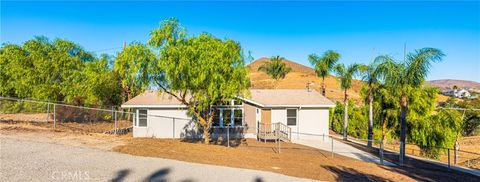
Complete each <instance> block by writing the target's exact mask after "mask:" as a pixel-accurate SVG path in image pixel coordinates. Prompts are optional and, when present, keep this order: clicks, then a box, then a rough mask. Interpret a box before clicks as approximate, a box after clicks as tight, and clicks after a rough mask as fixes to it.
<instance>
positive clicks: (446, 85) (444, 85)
mask: <svg viewBox="0 0 480 182" xmlns="http://www.w3.org/2000/svg"><path fill="white" fill-rule="evenodd" d="M427 83H428V84H430V85H432V86H434V87H437V88H439V89H441V90H446V89H451V88H453V86H457V87H458V88H465V87H467V88H473V89H476V90H480V83H478V82H474V81H468V80H451V79H444V80H431V81H427Z"/></svg>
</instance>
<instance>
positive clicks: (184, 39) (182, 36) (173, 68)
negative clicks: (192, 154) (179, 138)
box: [149, 19, 250, 143]
mask: <svg viewBox="0 0 480 182" xmlns="http://www.w3.org/2000/svg"><path fill="white" fill-rule="evenodd" d="M149 44H150V45H151V46H153V47H154V48H156V49H158V50H159V61H158V63H157V64H156V65H153V67H152V68H151V69H150V70H151V71H152V72H151V74H152V78H153V81H154V83H155V85H156V86H158V87H159V88H160V89H161V90H162V91H164V92H166V93H168V94H170V95H172V96H174V97H175V98H177V99H178V100H179V101H180V102H182V103H183V104H184V105H186V106H187V107H188V108H189V110H190V111H191V112H192V113H193V114H194V116H195V117H196V118H197V119H198V121H199V124H200V125H201V126H202V127H203V130H204V139H205V143H209V140H210V134H209V129H210V125H211V122H212V119H213V116H214V115H215V110H213V111H211V108H213V107H214V106H215V105H219V104H220V103H222V102H224V101H229V100H231V99H233V98H234V97H235V96H239V95H244V94H245V92H246V91H247V88H248V87H249V85H250V82H249V79H248V77H247V71H246V68H245V63H244V56H243V52H242V49H241V46H240V44H239V43H238V42H236V41H233V40H230V39H223V40H222V39H219V38H216V37H214V36H212V35H210V34H207V33H202V34H200V35H198V36H188V35H187V32H186V31H185V28H183V27H182V26H181V25H180V24H179V22H178V21H177V20H176V19H167V20H164V21H162V22H161V25H160V27H159V28H157V29H155V30H153V31H152V32H151V34H150V40H149Z"/></svg>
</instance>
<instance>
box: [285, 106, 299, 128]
mask: <svg viewBox="0 0 480 182" xmlns="http://www.w3.org/2000/svg"><path fill="white" fill-rule="evenodd" d="M287 125H288V126H296V125H297V109H287Z"/></svg>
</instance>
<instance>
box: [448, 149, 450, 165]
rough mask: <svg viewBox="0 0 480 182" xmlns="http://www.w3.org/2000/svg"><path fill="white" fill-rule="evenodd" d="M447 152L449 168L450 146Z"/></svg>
mask: <svg viewBox="0 0 480 182" xmlns="http://www.w3.org/2000/svg"><path fill="white" fill-rule="evenodd" d="M447 154H448V169H450V148H447Z"/></svg>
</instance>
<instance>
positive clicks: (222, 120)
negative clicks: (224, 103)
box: [211, 107, 245, 128]
mask: <svg viewBox="0 0 480 182" xmlns="http://www.w3.org/2000/svg"><path fill="white" fill-rule="evenodd" d="M217 109H218V111H220V112H219V117H218V119H219V120H220V121H219V124H218V126H213V122H212V125H211V127H213V128H228V126H227V124H228V123H225V117H226V116H225V113H224V111H225V110H229V111H230V116H228V118H230V124H232V122H233V125H230V128H235V127H244V124H245V110H244V109H243V108H241V107H222V108H217ZM235 110H241V111H242V116H241V117H242V125H239V126H235Z"/></svg>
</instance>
